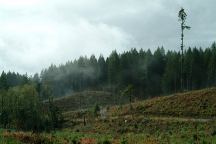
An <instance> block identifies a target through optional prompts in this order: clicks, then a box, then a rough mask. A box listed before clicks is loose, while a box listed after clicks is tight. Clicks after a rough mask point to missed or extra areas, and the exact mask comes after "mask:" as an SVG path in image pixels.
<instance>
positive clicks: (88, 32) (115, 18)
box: [0, 0, 216, 74]
mask: <svg viewBox="0 0 216 144" xmlns="http://www.w3.org/2000/svg"><path fill="white" fill-rule="evenodd" d="M215 5H216V1H215V0H205V1H204V0H0V71H3V70H4V71H9V70H10V71H15V72H19V73H22V74H24V73H29V74H34V73H36V72H38V73H40V71H41V70H42V69H44V68H47V67H48V66H49V65H51V64H56V65H59V64H64V63H65V62H67V61H69V60H74V59H77V58H78V57H79V56H85V55H86V56H90V55H91V54H94V55H96V56H97V57H98V56H99V55H100V54H102V55H104V56H105V57H107V56H109V54H110V53H111V52H112V51H113V50H116V51H117V52H119V53H121V52H123V51H127V50H130V49H131V48H134V47H136V48H137V49H140V48H143V49H144V50H147V49H151V50H153V51H154V50H155V49H156V48H157V47H158V46H163V47H164V48H165V49H166V50H168V49H169V50H177V51H178V50H179V49H180V48H179V46H180V23H179V21H178V11H179V10H180V8H181V7H184V9H185V11H186V12H187V14H188V17H187V24H188V25H190V26H191V27H192V29H191V30H190V31H186V32H185V46H186V47H188V46H191V47H194V46H197V47H200V46H202V47H209V46H210V45H211V44H212V43H213V42H214V41H216V32H215V29H216V19H215V15H216V8H215Z"/></svg>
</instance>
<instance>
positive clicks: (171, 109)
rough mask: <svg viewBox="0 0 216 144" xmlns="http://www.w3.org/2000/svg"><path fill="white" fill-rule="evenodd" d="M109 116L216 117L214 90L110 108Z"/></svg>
mask: <svg viewBox="0 0 216 144" xmlns="http://www.w3.org/2000/svg"><path fill="white" fill-rule="evenodd" d="M109 113H110V114H111V115H113V116H114V115H128V114H138V115H157V116H158V115H161V116H163V115H164V116H176V117H199V118H200V117H201V118H211V117H214V116H216V88H207V89H202V90H195V91H190V92H185V93H176V94H173V95H169V96H163V97H156V98H152V99H148V100H144V101H140V102H135V103H133V104H132V110H130V106H129V105H124V106H115V107H111V108H110V110H109Z"/></svg>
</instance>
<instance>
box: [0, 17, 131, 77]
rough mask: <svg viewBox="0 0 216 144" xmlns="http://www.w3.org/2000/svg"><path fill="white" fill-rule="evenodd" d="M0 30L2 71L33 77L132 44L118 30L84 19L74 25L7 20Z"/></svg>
mask: <svg viewBox="0 0 216 144" xmlns="http://www.w3.org/2000/svg"><path fill="white" fill-rule="evenodd" d="M0 31H1V33H0V53H1V58H0V65H1V67H0V68H1V69H4V70H12V71H18V72H20V73H25V72H28V73H31V74H33V73H34V72H39V71H40V70H41V69H42V68H45V67H48V66H49V65H50V64H51V63H54V64H61V63H65V62H66V61H68V60H73V59H75V58H78V57H79V56H83V55H87V56H90V55H91V54H95V55H96V56H99V55H100V54H104V55H105V56H107V55H108V54H110V53H111V51H113V50H114V49H117V48H118V51H124V50H126V48H127V47H128V45H129V44H130V43H131V42H132V37H131V36H130V35H128V34H127V33H125V32H123V31H122V30H121V29H119V28H118V27H115V26H111V25H107V24H104V23H90V22H89V21H88V20H86V19H81V18H79V19H76V20H75V21H74V22H72V23H66V22H61V23H59V22H55V21H48V20H47V21H43V22H37V21H35V20H32V21H28V22H22V21H18V22H17V21H16V22H14V23H13V21H8V22H6V23H2V24H0Z"/></svg>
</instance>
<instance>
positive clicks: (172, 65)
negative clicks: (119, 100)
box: [35, 43, 216, 98]
mask: <svg viewBox="0 0 216 144" xmlns="http://www.w3.org/2000/svg"><path fill="white" fill-rule="evenodd" d="M180 62H181V54H180V53H179V52H177V51H170V50H169V51H167V52H165V50H164V48H163V47H159V48H158V49H157V50H155V51H154V52H152V51H150V50H147V51H144V50H143V49H140V50H139V51H138V50H136V49H135V48H134V49H131V50H130V51H127V52H124V53H122V54H118V53H117V52H116V51H113V52H112V53H111V54H110V56H109V57H107V58H106V59H105V58H104V57H103V56H100V57H99V58H98V59H97V58H96V57H95V56H94V55H92V56H91V57H90V58H87V57H80V58H79V59H77V60H74V61H69V62H67V63H66V64H64V65H60V66H56V65H51V66H50V67H49V68H47V69H45V70H43V71H42V72H41V74H40V76H38V75H36V76H35V79H38V80H40V82H41V84H42V85H48V86H49V87H50V88H51V89H52V91H53V93H54V95H55V96H62V95H67V94H70V93H71V92H74V91H82V90H88V89H89V90H105V91H111V92H113V93H118V92H119V91H121V90H123V89H124V88H126V87H127V86H128V85H133V86H134V88H135V95H136V96H137V97H139V98H147V97H152V96H156V95H162V94H168V93H173V92H178V91H179V90H180V76H181V71H180V68H181V67H180ZM183 71H184V76H183V77H184V89H185V90H193V89H200V88H204V87H210V86H214V85H215V84H216V44H215V43H213V44H212V46H211V47H209V48H205V49H203V48H196V47H195V48H188V49H187V50H185V52H184V70H183Z"/></svg>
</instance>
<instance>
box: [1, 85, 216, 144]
mask: <svg viewBox="0 0 216 144" xmlns="http://www.w3.org/2000/svg"><path fill="white" fill-rule="evenodd" d="M68 99H70V97H68V98H64V99H61V100H60V101H59V100H58V103H59V105H61V106H63V105H64V103H66V102H64V101H67V102H68V104H66V107H67V108H66V109H64V117H65V123H64V128H63V129H62V130H57V131H55V132H52V133H43V134H37V135H36V134H31V133H30V132H25V133H23V132H9V131H3V130H1V131H0V133H1V137H0V141H1V143H12V144H13V143H16V142H17V143H19V142H22V143H34V144H39V143H48V144H51V143H53V144H61V143H63V144H79V143H80V144H110V143H114V144H145V143H146V144H161V143H162V144H169V143H170V144H183V143H184V144H193V143H194V144H214V143H216V121H215V118H214V117H215V116H216V88H210V89H203V90H198V91H192V92H186V93H178V94H174V95H170V96H164V97H157V98H153V99H149V100H144V101H139V102H135V103H133V104H132V107H131V106H130V105H129V104H127V105H116V106H105V104H102V107H101V110H102V109H103V115H101V113H99V112H98V114H97V115H94V113H93V111H92V108H91V109H86V110H83V111H71V109H73V108H70V105H69V101H68ZM15 140H16V141H15Z"/></svg>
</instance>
